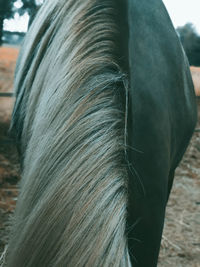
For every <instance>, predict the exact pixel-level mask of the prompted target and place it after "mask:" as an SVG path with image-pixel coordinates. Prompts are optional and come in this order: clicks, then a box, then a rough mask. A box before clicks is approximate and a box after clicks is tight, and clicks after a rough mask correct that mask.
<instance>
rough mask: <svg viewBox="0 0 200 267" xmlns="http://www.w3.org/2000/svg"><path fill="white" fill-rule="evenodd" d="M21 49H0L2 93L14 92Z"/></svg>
mask: <svg viewBox="0 0 200 267" xmlns="http://www.w3.org/2000/svg"><path fill="white" fill-rule="evenodd" d="M18 54H19V48H14V47H4V46H3V47H0V92H12V89H13V78H14V70H15V64H16V59H17V57H18Z"/></svg>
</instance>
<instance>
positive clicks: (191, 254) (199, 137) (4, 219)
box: [0, 47, 200, 267]
mask: <svg viewBox="0 0 200 267" xmlns="http://www.w3.org/2000/svg"><path fill="white" fill-rule="evenodd" d="M17 54H18V49H16V48H11V47H3V48H0V92H10V91H12V86H13V85H12V83H13V71H14V67H15V61H16V57H17ZM197 101H198V112H199V120H198V124H197V126H196V129H197V130H196V132H195V133H194V135H193V137H192V140H191V142H190V146H189V147H188V149H187V152H186V154H185V156H184V158H183V160H182V162H181V164H180V166H179V167H178V168H177V171H176V177H175V182H174V186H173V190H172V193H171V196H170V199H169V203H168V206H167V211H166V219H165V228H164V232H163V239H162V245H161V251H160V257H159V264H158V266H159V267H169V266H170V267H200V99H197ZM12 105H13V99H12V98H6V97H4V98H0V255H1V253H2V251H3V249H4V247H5V245H6V243H7V238H8V232H9V230H8V225H9V223H8V222H9V218H10V217H11V216H12V213H13V210H14V207H15V203H16V198H17V193H18V185H17V182H18V181H19V177H20V175H19V163H18V157H17V152H16V148H15V147H14V144H13V142H12V140H11V139H10V138H9V136H8V128H9V122H10V115H11V110H12ZM147 267H148V266H147Z"/></svg>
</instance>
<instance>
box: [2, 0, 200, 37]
mask: <svg viewBox="0 0 200 267" xmlns="http://www.w3.org/2000/svg"><path fill="white" fill-rule="evenodd" d="M37 1H38V2H41V0H37ZM138 1H139V0H138ZM147 1H148V0H147ZM20 2H21V1H20V0H17V2H16V4H15V5H18V6H19V7H20ZM163 2H164V4H165V5H166V7H167V9H168V12H169V14H170V16H171V19H172V21H173V23H174V26H175V28H176V27H177V26H183V25H185V24H186V23H187V22H192V23H193V24H194V25H195V27H196V30H197V32H198V33H199V34H200V0H163ZM27 26H28V14H25V15H24V16H23V17H19V15H18V14H16V15H15V18H14V19H12V20H9V21H8V20H5V22H4V29H5V30H9V31H26V30H27Z"/></svg>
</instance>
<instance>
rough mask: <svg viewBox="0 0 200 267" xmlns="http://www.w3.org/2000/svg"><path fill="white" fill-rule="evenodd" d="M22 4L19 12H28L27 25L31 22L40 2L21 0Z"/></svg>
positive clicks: (21, 13)
mask: <svg viewBox="0 0 200 267" xmlns="http://www.w3.org/2000/svg"><path fill="white" fill-rule="evenodd" d="M21 1H22V3H23V6H22V7H21V8H20V10H19V13H20V15H23V14H24V13H25V12H27V13H28V14H29V17H30V18H29V26H30V24H31V23H32V21H33V19H34V17H35V15H36V13H37V11H38V9H39V8H40V6H41V4H38V3H37V1H36V0H21Z"/></svg>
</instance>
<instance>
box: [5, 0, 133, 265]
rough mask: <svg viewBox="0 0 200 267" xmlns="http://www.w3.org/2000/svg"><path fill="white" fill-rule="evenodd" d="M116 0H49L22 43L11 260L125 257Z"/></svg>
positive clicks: (120, 261) (109, 261)
mask: <svg viewBox="0 0 200 267" xmlns="http://www.w3.org/2000/svg"><path fill="white" fill-rule="evenodd" d="M118 12H119V10H117V7H116V1H114V0H76V1H74V0H68V1H66V0H48V1H45V3H44V4H43V6H42V8H41V9H40V10H39V12H38V14H37V16H36V19H35V20H34V22H33V23H32V25H31V28H30V30H29V32H28V34H27V36H26V38H25V41H24V43H23V46H22V49H21V53H20V56H19V59H18V63H17V67H16V76H15V93H16V103H15V107H14V110H13V117H12V123H11V130H12V132H14V133H15V135H16V140H17V142H18V143H19V144H20V152H21V156H22V159H23V163H22V180H21V189H20V195H19V198H18V201H17V207H16V211H15V215H14V220H13V229H12V234H11V238H10V242H9V245H8V249H7V253H6V266H8V267H11V266H12V267H13V266H15V267H35V266H42V267H44V266H48V267H49V266H104V267H106V266H123V267H125V266H127V267H130V266H131V263H130V258H129V252H128V245H127V236H126V221H127V218H126V217H127V202H128V200H127V198H128V196H127V194H128V193H127V192H128V174H127V162H126V135H127V134H126V132H127V126H126V120H127V107H126V106H127V105H126V104H127V101H126V96H127V88H126V87H127V86H126V83H127V77H126V75H125V74H124V71H123V70H122V68H121V65H120V59H119V58H120V57H119V54H120V51H119V50H120V48H119V46H118V40H119V38H120V37H119V35H120V30H119V27H118V23H117V16H118V15H117V13H118Z"/></svg>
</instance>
